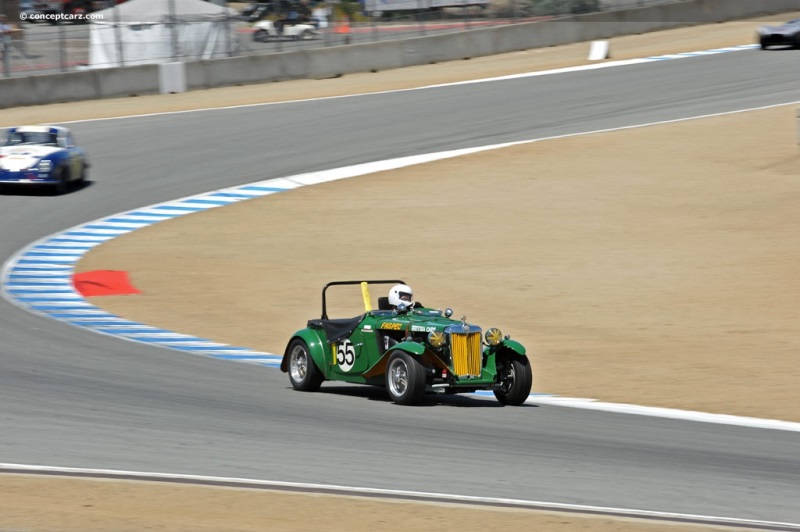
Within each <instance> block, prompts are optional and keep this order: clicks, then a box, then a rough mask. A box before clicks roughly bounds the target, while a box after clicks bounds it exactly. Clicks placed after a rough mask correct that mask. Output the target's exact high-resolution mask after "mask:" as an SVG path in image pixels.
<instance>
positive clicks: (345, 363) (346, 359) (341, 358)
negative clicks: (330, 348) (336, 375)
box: [336, 340, 356, 371]
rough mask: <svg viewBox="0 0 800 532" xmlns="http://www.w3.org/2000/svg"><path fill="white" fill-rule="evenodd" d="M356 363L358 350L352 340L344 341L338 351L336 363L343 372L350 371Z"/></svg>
mask: <svg viewBox="0 0 800 532" xmlns="http://www.w3.org/2000/svg"><path fill="white" fill-rule="evenodd" d="M355 362H356V348H355V347H354V346H353V344H352V342H350V340H344V341H343V342H341V343H340V344H339V345H338V347H337V349H336V363H337V364H338V365H339V368H340V369H341V370H342V371H350V370H351V369H353V364H355Z"/></svg>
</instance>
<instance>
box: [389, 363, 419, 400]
mask: <svg viewBox="0 0 800 532" xmlns="http://www.w3.org/2000/svg"><path fill="white" fill-rule="evenodd" d="M385 378H386V390H387V391H388V392H389V398H390V399H391V400H392V402H394V403H396V404H398V405H413V404H414V403H418V402H420V401H421V400H422V397H423V396H424V395H425V368H423V367H422V364H420V362H419V360H417V359H416V358H414V357H413V356H411V355H409V354H408V353H406V352H405V351H395V352H394V353H392V354H391V355H390V356H389V362H388V363H387V364H386V376H385Z"/></svg>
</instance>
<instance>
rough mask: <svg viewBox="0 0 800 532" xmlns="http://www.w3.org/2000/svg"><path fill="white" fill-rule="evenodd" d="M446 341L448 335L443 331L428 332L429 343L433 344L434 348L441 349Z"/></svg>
mask: <svg viewBox="0 0 800 532" xmlns="http://www.w3.org/2000/svg"><path fill="white" fill-rule="evenodd" d="M446 341H447V335H445V334H444V333H443V332H442V331H431V332H429V333H428V343H429V344H431V347H433V348H434V349H439V348H440V347H442V346H443V345H444V344H445V342H446Z"/></svg>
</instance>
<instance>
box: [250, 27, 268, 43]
mask: <svg viewBox="0 0 800 532" xmlns="http://www.w3.org/2000/svg"><path fill="white" fill-rule="evenodd" d="M253 40H254V41H255V42H267V41H268V40H269V33H267V30H256V32H255V33H254V34H253Z"/></svg>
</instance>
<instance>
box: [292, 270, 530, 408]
mask: <svg viewBox="0 0 800 532" xmlns="http://www.w3.org/2000/svg"><path fill="white" fill-rule="evenodd" d="M389 283H393V284H397V283H399V284H405V283H403V282H402V281H399V280H388V281H386V280H378V281H374V280H373V281H335V282H332V283H328V284H326V285H325V287H323V290H322V317H321V318H319V319H311V320H309V321H308V324H307V327H306V328H304V329H301V330H299V331H297V332H296V333H294V335H292V338H291V339H290V340H289V343H288V344H287V347H286V351H285V352H284V356H283V360H282V362H281V370H282V371H284V372H286V373H289V380H290V382H291V384H292V386H293V387H294V388H295V389H297V390H301V391H313V390H316V389H318V388H319V386H320V385H321V384H322V382H323V381H325V380H330V381H343V382H349V383H356V384H367V385H374V386H385V387H386V389H387V391H388V393H389V397H390V398H391V399H392V400H393V401H394V402H395V403H398V404H413V403H416V402H419V401H420V400H421V399H422V397H423V395H424V394H425V393H450V394H453V393H469V392H475V391H478V390H492V391H493V392H494V395H495V396H496V397H497V399H498V400H499V401H500V402H501V403H503V404H508V405H520V404H522V403H524V402H525V400H527V398H528V396H529V394H530V390H531V384H532V373H531V367H530V363H529V361H528V357H527V354H526V351H525V348H524V347H523V346H522V344H520V343H519V342H517V341H515V340H512V339H510V338H509V337H508V336H505V337H503V336H502V334H501V333H500V331H499V330H497V329H488V330H487V331H486V332H485V333H484V331H483V330H482V329H481V328H480V327H478V326H476V325H473V324H469V323H467V321H466V319H465V318H461V319H460V320H455V319H452V318H451V315H452V311H451V310H450V309H447V310H445V311H444V312H442V311H440V310H436V309H432V308H426V307H422V306H419V304H418V303H417V304H415V305H414V306H412V308H408V309H403V308H401V309H397V310H393V309H388V308H385V303H386V301H385V298H379V299H378V301H379V305H378V306H379V309H378V310H372V309H371V306H370V305H369V303H368V301H369V296H368V293H369V292H368V286H369V285H371V284H389ZM357 284H360V285H361V287H362V292H363V293H364V294H365V295H364V300H365V306H366V307H367V309H366V312H365V313H364V314H361V315H359V316H356V317H354V318H346V319H330V318H328V316H327V306H326V290H327V289H328V287H330V286H335V285H357ZM382 300H383V301H382Z"/></svg>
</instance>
